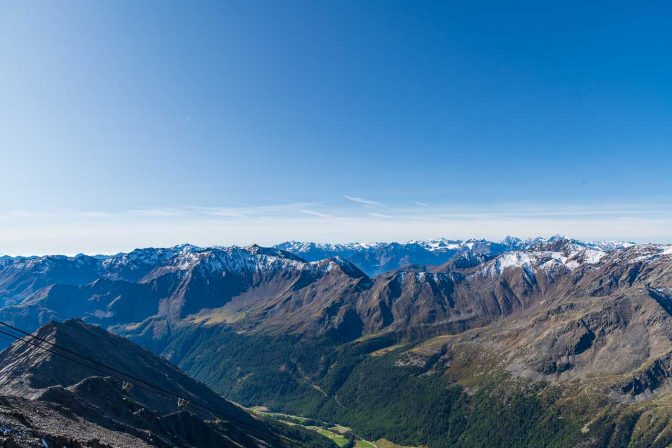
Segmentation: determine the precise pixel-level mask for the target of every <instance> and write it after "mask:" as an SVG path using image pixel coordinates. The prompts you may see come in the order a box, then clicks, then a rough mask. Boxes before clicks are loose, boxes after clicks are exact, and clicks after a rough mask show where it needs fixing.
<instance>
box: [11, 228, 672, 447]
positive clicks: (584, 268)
mask: <svg viewBox="0 0 672 448" xmlns="http://www.w3.org/2000/svg"><path fill="white" fill-rule="evenodd" d="M428 260H431V261H428ZM0 297H1V302H0V303H1V306H0V320H1V321H4V322H9V323H12V324H15V325H17V326H19V327H22V328H26V329H30V330H34V329H37V328H38V327H40V326H41V325H45V324H47V323H48V322H49V321H51V320H56V321H63V320H65V319H69V318H74V317H76V318H81V319H83V320H84V321H86V322H88V323H91V324H96V325H100V326H102V327H105V328H107V329H109V330H111V331H113V332H115V333H117V334H119V335H123V336H126V337H128V338H130V339H131V340H133V341H135V342H137V343H139V344H141V345H144V346H145V347H147V348H149V349H150V350H152V351H153V352H155V353H156V354H159V355H161V356H163V357H165V358H167V359H169V360H170V361H172V362H173V363H175V364H177V365H178V366H179V367H180V368H181V369H182V370H183V371H185V372H186V373H188V374H189V375H191V376H193V377H194V378H196V379H198V380H200V381H203V382H204V383H205V384H207V385H208V386H210V387H211V388H213V390H215V391H216V392H218V393H221V394H223V395H225V396H226V397H228V398H230V399H233V400H235V401H238V402H240V403H242V404H245V405H250V406H252V405H260V406H266V407H269V408H271V409H273V410H278V411H283V412H287V413H291V414H297V415H305V416H309V417H314V418H320V419H322V420H325V421H332V422H339V423H343V424H347V425H349V426H351V427H353V428H354V429H355V430H356V431H358V432H359V433H360V434H363V435H364V436H366V438H368V439H370V440H377V439H389V440H392V441H394V442H396V443H400V444H403V445H409V446H411V445H414V446H420V445H429V446H431V447H449V446H450V447H452V446H456V447H457V446H460V447H464V446H578V445H580V446H667V444H670V443H672V433H670V432H669V431H667V430H666V429H665V428H667V427H668V426H667V425H669V424H670V423H672V408H670V407H668V405H667V404H666V403H667V401H666V400H668V399H669V393H668V388H669V385H670V384H672V320H671V319H670V317H671V316H672V246H667V245H655V244H633V243H622V242H583V241H578V240H572V239H567V238H563V237H553V238H549V239H541V238H538V239H533V240H526V241H523V240H519V239H515V238H507V239H505V240H504V241H501V242H489V241H484V240H468V241H454V240H434V241H425V242H409V243H404V244H398V243H373V244H347V245H324V244H316V243H295V242H291V243H283V244H281V245H278V246H277V247H272V248H263V247H259V246H249V247H211V248H198V247H194V246H191V245H182V246H176V247H173V248H169V249H139V250H136V251H133V252H130V253H127V254H118V255H114V256H105V257H89V256H84V255H79V256H76V257H63V256H46V257H16V258H11V257H4V258H2V259H0ZM86 328H89V327H86ZM40 331H43V330H40ZM7 353H8V352H5V354H7ZM6 356H9V355H6ZM1 359H2V358H1V357H0V361H1ZM0 368H2V364H1V363H0ZM1 375H2V370H0V378H1ZM13 376H18V374H15V373H12V374H11V375H9V376H8V378H9V377H13ZM6 381H9V380H6ZM0 387H2V385H1V384H0ZM11 387H12V388H14V389H16V387H17V386H16V385H12V386H11ZM64 387H65V386H64ZM505 417H506V418H509V419H516V421H517V422H518V423H517V424H516V425H515V426H514V427H509V426H506V427H504V426H501V421H502V419H503V418H505ZM492 440H500V441H501V443H500V444H499V445H498V444H493V443H492ZM616 441H618V443H617V442H616ZM622 441H625V442H623V443H625V445H619V443H621V442H622ZM628 444H629V445H628Z"/></svg>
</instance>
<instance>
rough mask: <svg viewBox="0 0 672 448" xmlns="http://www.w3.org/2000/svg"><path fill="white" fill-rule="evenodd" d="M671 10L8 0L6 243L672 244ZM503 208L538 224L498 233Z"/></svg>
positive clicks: (0, 131) (2, 173)
mask: <svg viewBox="0 0 672 448" xmlns="http://www.w3.org/2000/svg"><path fill="white" fill-rule="evenodd" d="M671 16H672V6H669V3H668V2H662V1H660V2H590V1H588V2H586V1H581V2H538V1H534V2H533V1H529V2H497V1H488V2H486V1H474V2H418V1H407V2H398V1H389V0H387V1H305V2H297V1H287V2H279V1H268V2H261V1H240V2H237V1H236V2H229V1H226V2H224V1H217V2H210V3H208V2H197V3H194V2H186V1H184V2H166V1H142V2H138V1H110V2H88V1H81V2H73V1H64V2H33V1H7V2H3V3H2V5H0V105H1V107H0V179H2V182H3V186H4V188H3V191H4V193H3V194H2V195H1V196H0V231H1V232H0V233H2V232H4V233H5V235H8V236H6V237H3V238H0V243H1V246H0V252H31V251H33V252H44V251H57V250H63V251H74V250H84V251H95V250H116V249H117V248H119V249H127V248H129V247H131V246H134V245H149V244H169V243H173V242H174V243H177V242H183V241H195V242H201V243H217V242H221V243H227V244H228V243H234V242H240V243H247V242H251V241H260V242H268V243H270V242H275V241H279V240H283V239H288V238H295V239H296V238H298V239H306V238H313V239H320V240H349V239H404V238H413V237H418V238H422V237H427V236H430V235H429V234H430V233H431V234H432V235H431V236H448V237H450V236H456V237H465V236H475V237H480V236H487V237H497V236H499V235H500V234H501V233H504V232H506V233H518V234H521V235H522V236H532V235H533V234H537V233H539V234H544V233H550V232H553V233H555V232H560V233H566V234H571V236H580V237H590V238H600V237H605V238H625V239H635V240H664V239H672V231H671V230H668V229H670V226H669V223H670V221H668V220H667V219H668V215H669V214H670V213H668V204H669V200H670V198H671V196H672V194H670V193H671V188H672V177H671V176H670V175H671V174H672V172H671V171H672V170H671V167H672V146H671V144H672V58H671V57H670V48H672V27H670V26H669V19H670V17H671ZM346 196H348V197H350V198H351V199H348V198H346ZM352 198H355V199H354V200H353V199H352ZM357 198H359V199H361V200H359V201H358V200H357ZM493 210H494V211H496V212H497V213H499V214H503V215H506V216H511V215H515V216H516V218H515V219H517V220H520V219H521V218H520V216H526V217H527V218H525V220H526V221H525V223H521V222H519V221H516V220H511V219H509V221H506V219H503V218H502V220H500V221H497V219H499V218H496V216H491V215H488V219H489V220H490V221H488V222H491V223H492V225H491V226H487V225H483V222H486V221H487V220H485V219H481V218H479V216H483V214H488V213H490V214H492V213H493ZM530 210H532V212H531V211H530ZM536 213H540V214H541V215H536ZM594 213H596V214H597V215H598V216H609V218H608V219H606V218H599V219H598V218H595V217H594ZM549 215H551V216H560V218H557V219H555V220H554V221H552V222H549V221H548V218H547V217H548V216H549ZM465 216H469V218H465ZM498 216H499V215H498ZM539 216H543V217H544V218H543V219H541V218H540V217H539ZM576 216H581V218H580V219H577V218H575V217H576ZM339 219H342V220H345V219H347V220H348V222H350V223H351V225H350V226H349V227H348V226H346V225H341V224H343V223H342V222H341V223H339ZM460 219H462V220H464V219H468V220H469V222H470V224H464V223H462V224H464V226H463V227H459V226H458V224H459V222H458V221H459V220H460ZM507 219H508V218H507ZM96 220H98V221H96ZM544 220H546V221H544ZM617 220H620V221H618V222H620V223H625V224H623V225H620V227H613V228H612V227H609V228H604V225H605V224H610V225H613V222H614V221H617ZM541 221H544V222H546V224H545V225H543V223H542V224H539V222H541ZM581 221H583V227H582V225H581ZM640 221H646V223H642V222H640ZM122 222H123V223H124V225H125V226H126V227H123V229H122V227H120V223H122ZM264 222H265V223H266V224H263V223H264ZM259 223H262V224H259ZM423 223H425V224H423ZM498 223H499V224H498ZM535 223H536V224H535ZM149 224H151V226H153V229H154V230H155V233H154V234H152V233H149V232H148V231H147V230H146V229H147V226H148V225H149ZM129 226H133V228H137V229H139V230H135V231H134V230H133V228H131V227H129ZM255 226H257V227H255ZM456 226H457V227H456ZM647 226H648V227H647ZM27 228H30V229H33V230H32V231H31V232H32V233H31V232H28V231H27V230H26V229H27ZM518 228H520V232H516V229H518ZM81 229H84V230H83V231H81ZM87 229H88V230H87ZM92 229H99V230H97V232H98V233H95V232H96V231H94V230H92ZM100 229H116V230H115V231H116V232H118V234H116V233H115V232H112V236H110V232H108V233H106V234H105V235H102V232H103V230H100ZM250 229H253V230H254V231H255V232H258V233H257V234H255V233H252V230H250ZM320 229H323V230H320ZM644 229H646V230H644ZM376 230H380V236H379V238H376V236H377V235H378V234H376V232H375V231H376ZM80 231H81V232H80ZM509 231H512V232H509ZM59 232H60V233H59ZM78 232H79V233H78ZM91 232H93V233H91ZM133 232H135V233H133ZM143 232H144V233H143ZM237 232H239V233H237ZM437 233H438V234H437ZM467 233H473V235H467ZM157 234H158V235H162V236H156V235H157ZM47 235H50V236H47ZM152 235H154V236H152ZM304 236H305V237H304ZM101 238H103V239H106V243H105V244H98V245H96V244H94V243H95V242H96V241H99V240H100V239H101ZM124 238H126V239H124ZM59 241H60V242H61V243H59ZM67 241H70V243H67ZM3 247H7V248H8V249H6V250H5V249H3Z"/></svg>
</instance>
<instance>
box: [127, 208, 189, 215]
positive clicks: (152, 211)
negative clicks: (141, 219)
mask: <svg viewBox="0 0 672 448" xmlns="http://www.w3.org/2000/svg"><path fill="white" fill-rule="evenodd" d="M127 213H129V214H131V215H140V216H176V215H180V214H182V213H183V210H180V209H173V208H147V209H139V210H128V212H127Z"/></svg>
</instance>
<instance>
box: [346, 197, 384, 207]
mask: <svg viewBox="0 0 672 448" xmlns="http://www.w3.org/2000/svg"><path fill="white" fill-rule="evenodd" d="M343 197H344V198H345V199H347V200H348V201H352V202H355V203H357V204H362V205H380V202H378V201H371V200H368V199H364V198H360V197H357V196H347V195H346V196H343Z"/></svg>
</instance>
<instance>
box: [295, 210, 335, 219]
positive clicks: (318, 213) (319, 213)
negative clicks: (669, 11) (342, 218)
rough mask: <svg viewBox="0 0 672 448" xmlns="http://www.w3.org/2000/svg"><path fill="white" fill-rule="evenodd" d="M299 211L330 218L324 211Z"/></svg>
mask: <svg viewBox="0 0 672 448" xmlns="http://www.w3.org/2000/svg"><path fill="white" fill-rule="evenodd" d="M301 213H305V214H306V215H311V216H319V217H320V218H332V217H333V216H332V215H328V214H326V213H321V212H316V211H314V210H301Z"/></svg>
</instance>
